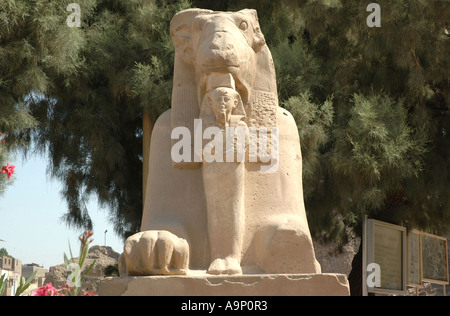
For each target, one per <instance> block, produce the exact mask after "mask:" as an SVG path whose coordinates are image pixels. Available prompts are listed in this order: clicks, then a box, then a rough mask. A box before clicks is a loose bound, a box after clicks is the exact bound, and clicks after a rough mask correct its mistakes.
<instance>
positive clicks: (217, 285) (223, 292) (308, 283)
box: [98, 273, 350, 296]
mask: <svg viewBox="0 0 450 316" xmlns="http://www.w3.org/2000/svg"><path fill="white" fill-rule="evenodd" d="M98 294H99V295H100V296H349V295H350V289H349V284H348V280H347V277H346V275H344V274H326V273H324V274H247V275H232V276H222V275H220V276H215V275H209V274H206V273H192V274H189V275H187V276H145V277H120V278H107V279H105V280H103V281H102V282H101V283H100V284H99V287H98Z"/></svg>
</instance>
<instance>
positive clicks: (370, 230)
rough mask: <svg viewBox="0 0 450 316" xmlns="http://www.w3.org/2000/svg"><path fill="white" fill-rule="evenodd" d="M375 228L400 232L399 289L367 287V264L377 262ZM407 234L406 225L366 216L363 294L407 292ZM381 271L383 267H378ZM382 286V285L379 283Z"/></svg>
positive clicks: (401, 293)
mask: <svg viewBox="0 0 450 316" xmlns="http://www.w3.org/2000/svg"><path fill="white" fill-rule="evenodd" d="M377 228H382V229H388V230H391V231H393V232H396V233H400V236H401V241H400V245H401V249H400V254H397V255H400V260H401V264H400V265H401V266H400V267H401V268H400V269H401V272H400V278H401V281H400V282H401V285H400V289H399V290H397V289H390V288H383V287H369V286H368V282H367V272H368V271H367V267H368V264H371V263H377V262H375V231H376V229H377ZM407 261H408V257H407V236H406V227H403V226H398V225H394V224H390V223H386V222H382V221H378V220H375V219H368V218H367V216H366V217H365V219H364V223H363V269H362V270H363V277H362V282H363V295H364V296H367V295H368V293H373V294H385V295H386V294H387V295H404V294H406V292H407ZM382 273H383V269H380V275H381V274H382ZM381 286H382V285H381Z"/></svg>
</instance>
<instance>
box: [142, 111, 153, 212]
mask: <svg viewBox="0 0 450 316" xmlns="http://www.w3.org/2000/svg"><path fill="white" fill-rule="evenodd" d="M142 130H143V135H142V207H145V195H146V192H147V176H148V162H149V161H148V160H149V156H150V141H151V138H152V131H153V122H152V118H151V117H150V114H148V113H146V112H145V111H144V113H143V116H142Z"/></svg>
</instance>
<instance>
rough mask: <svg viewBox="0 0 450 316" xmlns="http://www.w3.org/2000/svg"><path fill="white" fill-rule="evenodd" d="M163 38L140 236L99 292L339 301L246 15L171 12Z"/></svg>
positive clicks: (291, 137) (268, 60)
mask: <svg viewBox="0 0 450 316" xmlns="http://www.w3.org/2000/svg"><path fill="white" fill-rule="evenodd" d="M170 34H171V36H172V39H173V42H174V46H175V62H174V79H173V90H172V107H171V110H169V111H166V112H165V113H163V114H162V115H161V116H160V117H159V119H158V120H157V121H156V122H155V125H154V127H153V132H152V137H151V145H150V152H149V162H148V174H147V176H146V177H144V178H145V179H147V184H146V192H144V194H145V205H144V210H143V216H142V225H141V232H140V233H138V234H135V235H133V236H131V237H129V238H128V239H127V241H126V242H125V246H124V252H123V254H122V255H121V257H120V258H119V270H120V274H121V276H122V278H120V279H113V280H106V281H105V282H104V283H103V285H102V286H101V288H100V294H104V295H258V296H261V295H348V292H349V291H348V283H347V280H346V277H345V276H344V275H337V274H321V267H320V264H319V263H318V261H317V260H316V257H315V252H314V246H313V243H312V239H311V234H310V231H309V227H308V222H307V218H306V211H305V205H304V201H303V184H302V155H301V151H300V139H299V135H298V129H297V125H296V123H295V121H294V118H293V117H292V115H291V114H290V113H289V112H288V111H286V110H285V109H282V108H281V107H279V106H278V95H277V85H276V75H275V68H274V65H273V60H272V55H271V53H270V51H269V48H268V47H267V45H266V42H265V39H264V35H263V34H262V32H261V29H260V26H259V22H258V17H257V14H256V11H255V10H248V9H245V10H241V11H239V12H214V11H210V10H202V9H189V10H185V11H181V12H179V13H178V14H176V15H175V16H174V18H173V19H172V21H171V25H170ZM199 122H200V123H201V124H200V127H199V125H198V123H199ZM231 131H232V132H231ZM235 131H237V132H236V133H234V132H235ZM208 133H209V134H208ZM232 133H234V134H232ZM174 134H175V137H174V136H173V135H174ZM229 135H232V136H231V137H230V139H231V141H229V142H228V141H227V140H228V139H226V138H227V137H228V136H229ZM179 136H181V139H180V138H178V139H177V137H179ZM197 136H199V137H197ZM241 136H243V137H241ZM198 138H200V142H196V140H198ZM218 140H221V142H219V141H218ZM186 143H187V145H186ZM230 144H231V145H230ZM239 144H243V146H240V145H239ZM229 157H231V159H228V158H229ZM238 157H240V159H238ZM198 271H202V272H198Z"/></svg>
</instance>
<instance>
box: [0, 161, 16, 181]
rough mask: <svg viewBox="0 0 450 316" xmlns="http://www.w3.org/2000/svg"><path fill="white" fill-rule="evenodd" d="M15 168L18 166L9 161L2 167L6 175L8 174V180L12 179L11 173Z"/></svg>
mask: <svg viewBox="0 0 450 316" xmlns="http://www.w3.org/2000/svg"><path fill="white" fill-rule="evenodd" d="M15 168H16V166H14V165H10V164H9V162H8V163H7V165H6V166H3V167H2V173H6V175H7V176H8V180H11V175H12V174H13V173H14V169H15Z"/></svg>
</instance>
